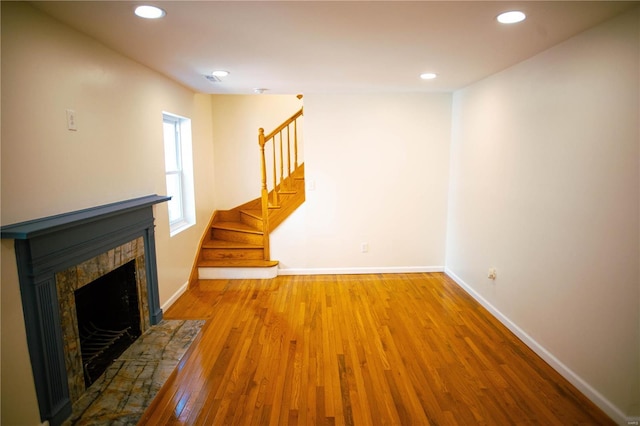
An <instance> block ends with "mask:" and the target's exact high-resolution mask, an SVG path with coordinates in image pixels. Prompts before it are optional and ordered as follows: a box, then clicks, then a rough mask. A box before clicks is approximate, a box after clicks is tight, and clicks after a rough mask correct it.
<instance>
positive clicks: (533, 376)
mask: <svg viewBox="0 0 640 426" xmlns="http://www.w3.org/2000/svg"><path fill="white" fill-rule="evenodd" d="M165 317H166V318H173V319H188V318H191V319H193V318H204V319H207V320H208V322H207V324H206V325H205V327H204V329H203V332H202V333H201V335H200V337H199V338H198V339H197V340H196V342H195V343H194V344H193V345H192V346H191V348H190V349H189V351H188V353H187V355H186V356H185V357H184V359H183V360H182V361H181V363H180V365H179V367H178V368H177V369H176V371H175V372H174V374H173V375H172V376H171V378H170V379H169V380H168V382H167V383H166V384H165V386H164V387H163V388H162V390H161V391H160V393H159V394H158V395H157V397H156V399H155V400H154V401H153V403H152V405H151V406H150V407H149V408H148V409H147V411H146V413H145V415H144V416H143V417H142V419H141V421H140V423H139V424H152V425H167V424H185V425H214V424H216V425H231V424H238V425H267V424H270V425H286V424H289V425H296V424H298V425H324V424H327V425H334V424H337V425H343V424H344V425H378V424H380V425H382V424H395V425H428V424H437V425H456V424H458V425H471V424H487V425H510V424H544V425H571V424H593V425H607V424H614V423H613V422H612V421H611V420H610V419H609V418H608V417H607V416H606V415H605V414H604V413H602V412H601V411H600V410H599V409H598V408H597V407H596V406H594V405H593V404H592V403H591V402H590V401H588V400H587V399H586V398H585V397H584V396H582V395H581V394H580V393H579V392H578V391H577V390H576V389H575V388H574V387H573V386H572V385H571V384H569V383H568V382H567V381H566V380H564V379H563V378H562V377H561V376H560V375H559V374H558V373H556V372H555V371H554V370H553V369H551V367H549V366H548V365H547V364H546V363H545V362H544V361H542V360H541V359H540V358H539V357H538V356H537V355H536V354H534V353H533V352H532V351H531V350H530V349H529V348H527V347H526V346H525V345H524V344H523V343H522V342H521V341H519V340H518V339H517V338H516V337H515V336H514V335H513V334H512V333H511V332H510V331H508V330H507V329H506V328H505V327H504V326H503V325H502V324H500V323H499V322H498V321H497V320H496V319H494V318H493V317H492V316H491V315H490V314H488V313H487V311H486V310H484V308H482V307H481V306H480V305H479V304H478V303H476V302H475V301H474V300H473V299H472V298H471V297H470V296H468V295H467V294H466V293H465V292H464V291H463V290H462V289H460V288H459V287H458V286H457V284H455V283H454V282H453V281H452V280H451V279H450V278H448V277H447V276H446V275H444V274H440V273H436V274H426V273H418V274H393V275H386V274H380V275H325V276H280V277H277V278H275V279H273V280H216V281H200V282H199V283H197V284H196V285H195V286H193V287H192V288H191V289H190V290H188V291H187V292H186V293H185V294H184V295H183V296H182V297H181V298H180V299H179V300H178V301H177V302H176V303H175V304H174V305H173V306H172V307H171V308H170V309H169V310H168V311H167V312H166V313H165Z"/></svg>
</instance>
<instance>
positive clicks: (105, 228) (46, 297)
mask: <svg viewBox="0 0 640 426" xmlns="http://www.w3.org/2000/svg"><path fill="white" fill-rule="evenodd" d="M169 199H170V197H166V196H159V195H149V196H145V197H141V198H135V199H130V200H126V201H121V202H117V203H112V204H107V205H102V206H97V207H93V208H89V209H85V210H79V211H73V212H69V213H64V214H61V215H56V216H51V217H46V218H42V219H36V220H31V221H27V222H22V223H17V224H13V225H7V226H3V227H1V228H0V233H1V237H2V238H3V239H13V240H15V253H16V262H17V266H18V277H19V281H20V293H21V297H22V305H23V311H24V318H25V326H26V332H27V344H28V347H29V356H30V359H31V365H32V369H33V376H34V381H35V387H36V393H37V397H38V405H39V409H40V417H41V419H42V420H43V421H45V420H48V421H49V423H50V424H51V425H54V426H55V425H59V424H62V422H63V421H64V420H65V419H66V418H67V417H69V416H70V414H71V409H72V407H71V405H72V400H71V398H70V386H69V376H68V371H67V365H66V364H67V360H66V359H65V358H66V357H68V352H69V348H68V347H67V348H66V349H65V337H64V334H65V333H64V331H63V325H64V324H63V323H64V321H63V320H62V319H61V318H62V317H63V316H64V315H68V313H66V312H63V311H66V309H65V302H64V301H62V303H61V300H60V298H59V293H60V292H61V290H60V286H61V285H64V283H62V284H61V282H60V281H62V280H63V278H62V277H64V276H66V275H65V274H69V270H74V268H75V267H76V266H78V265H82V264H87V263H88V264H91V263H92V262H96V267H95V268H98V269H100V268H101V267H102V266H101V265H102V263H103V260H102V259H105V258H109V257H110V256H111V254H114V253H116V252H118V253H121V252H122V251H123V250H125V251H126V250H128V248H127V247H130V246H131V245H132V244H133V245H134V246H140V248H139V250H140V251H141V253H142V255H141V254H140V253H134V254H133V255H132V256H133V257H136V258H141V259H142V260H141V261H140V262H137V263H140V264H141V268H140V269H139V271H140V272H139V273H138V275H143V276H144V278H145V285H144V290H143V292H142V295H141V297H143V298H144V299H145V300H144V305H146V306H147V308H145V312H144V314H145V315H144V316H145V318H144V320H142V321H141V323H143V327H144V324H148V325H155V324H157V323H158V322H159V321H160V320H161V319H162V309H161V308H160V302H159V294H158V279H157V267H156V257H155V256H156V255H155V236H154V217H153V206H154V205H155V204H158V203H162V202H165V201H168V200H169ZM123 247H124V249H123ZM105 256H106V257H105ZM111 257H112V256H111ZM90 268H91V267H90ZM107 272H108V271H107ZM104 273H106V272H104ZM97 274H98V276H99V275H100V274H102V272H98V273H97ZM67 284H68V283H67ZM74 285H76V286H78V285H79V284H77V283H76V284H74ZM82 285H84V284H82ZM141 314H142V312H141ZM67 326H68V325H67ZM79 350H80V348H77V351H78V352H79ZM65 351H66V352H65Z"/></svg>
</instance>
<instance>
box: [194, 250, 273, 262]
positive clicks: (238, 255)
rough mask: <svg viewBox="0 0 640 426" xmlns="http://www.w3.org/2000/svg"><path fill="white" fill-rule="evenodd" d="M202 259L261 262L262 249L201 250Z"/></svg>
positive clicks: (262, 257)
mask: <svg viewBox="0 0 640 426" xmlns="http://www.w3.org/2000/svg"><path fill="white" fill-rule="evenodd" d="M202 259H205V260H224V259H239V260H248V259H253V260H261V259H264V250H263V249H203V250H202Z"/></svg>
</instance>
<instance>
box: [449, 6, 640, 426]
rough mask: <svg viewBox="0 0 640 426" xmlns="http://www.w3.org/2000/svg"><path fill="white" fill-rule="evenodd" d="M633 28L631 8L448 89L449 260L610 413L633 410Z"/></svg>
mask: <svg viewBox="0 0 640 426" xmlns="http://www.w3.org/2000/svg"><path fill="white" fill-rule="evenodd" d="M638 28H639V18H638V11H637V10H636V11H635V12H633V13H630V14H626V15H623V16H622V17H619V18H617V19H614V20H612V21H609V22H607V23H605V24H603V25H601V26H598V27H595V28H594V29H591V30H589V31H587V32H585V33H583V34H581V35H579V36H577V37H575V38H573V39H571V40H569V41H567V42H565V43H563V44H560V45H558V46H556V47H554V48H552V49H550V50H548V51H546V52H543V53H542V54H540V55H538V56H535V57H533V58H531V59H529V60H527V61H525V62H523V63H521V64H519V65H516V66H515V67H513V68H511V69H508V70H506V71H504V72H502V73H499V74H497V75H494V76H492V77H490V78H488V79H486V80H484V81H481V82H479V83H477V84H474V85H472V86H470V87H468V88H466V89H464V90H461V91H458V92H456V93H455V94H454V100H453V116H454V124H453V137H452V151H451V164H452V170H451V189H450V193H449V197H450V198H449V216H448V230H447V271H448V272H450V273H451V274H453V276H455V278H456V279H457V280H458V281H459V282H460V283H462V284H463V285H466V286H468V288H469V289H470V291H471V292H473V293H475V295H476V296H477V297H478V298H480V299H481V300H483V301H484V302H485V304H487V306H490V307H492V308H493V309H495V311H494V312H496V313H498V315H500V316H502V319H503V320H506V321H507V322H508V321H511V322H512V325H515V329H517V331H518V332H519V333H520V335H521V336H523V337H524V338H525V339H529V342H528V343H530V344H533V346H534V347H536V348H537V349H538V350H539V351H540V353H542V354H543V355H544V356H545V358H546V359H547V360H548V361H550V362H551V363H552V365H554V366H555V367H556V368H559V369H560V370H561V372H563V373H564V374H566V375H568V376H569V377H570V378H572V380H573V381H574V383H576V384H578V385H579V387H580V388H581V389H582V390H583V391H584V392H586V393H587V395H588V396H590V397H592V398H594V399H595V400H596V401H597V402H598V403H599V404H600V405H601V406H602V407H603V408H605V409H606V411H607V412H608V413H609V414H610V415H612V416H614V418H616V419H621V418H622V416H623V415H627V416H639V415H640V406H639V404H638V403H639V398H640V395H639V388H640V381H639V380H640V373H639V371H638V366H639V361H640V349H639V348H640V330H639V324H640V319H639V312H640V293H639V283H640V273H639V259H640V250H639V241H640V240H639V238H638V236H639V232H640V227H639V220H640V212H639V205H640V196H639V179H640V175H639V156H640V151H639V130H638V125H639V108H638V103H639V94H640V92H639V84H638V79H639V65H638V64H639V47H640V43H639V33H638ZM489 267H495V268H497V279H496V280H495V282H492V281H490V280H488V279H487V271H488V268H489ZM545 350H546V351H548V352H549V353H547V354H545V353H544V351H545Z"/></svg>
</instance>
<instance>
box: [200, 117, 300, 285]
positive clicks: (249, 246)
mask: <svg viewBox="0 0 640 426" xmlns="http://www.w3.org/2000/svg"><path fill="white" fill-rule="evenodd" d="M301 115H302V110H300V111H299V112H298V113H296V115H294V116H293V117H291V118H289V120H287V121H285V123H283V125H281V126H280V127H278V129H276V130H275V131H274V132H272V133H271V134H270V137H271V138H274V135H278V134H280V135H281V133H280V132H282V131H284V129H286V132H287V137H288V134H289V130H288V126H289V125H290V124H291V123H293V124H294V126H295V125H296V119H297V118H298V117H299V116H301ZM295 129H296V130H295V131H296V132H297V126H296V127H295ZM260 144H261V148H262V155H263V156H264V145H265V138H264V132H263V130H262V129H260ZM273 145H274V149H277V144H276V143H275V141H274V144H273ZM287 145H289V146H291V145H290V143H289V141H287ZM287 145H283V143H282V139H281V141H280V158H283V146H285V147H286V146H287ZM293 149H294V148H292V147H290V148H287V149H286V152H285V154H284V155H287V156H289V155H290V154H289V152H290V151H293ZM295 157H296V159H295V168H294V170H293V171H291V172H290V173H288V175H287V176H286V177H284V176H283V175H284V173H283V169H284V167H283V166H282V163H283V161H282V160H281V161H280V167H281V178H280V182H279V184H277V185H274V186H275V187H274V188H273V189H272V190H271V191H270V192H269V191H267V189H266V167H265V166H264V164H265V162H264V160H263V190H262V191H263V195H262V196H261V197H259V198H256V199H254V200H251V201H249V202H247V203H245V204H242V205H240V206H237V207H235V208H233V209H230V210H217V211H215V212H214V214H213V216H212V218H211V221H210V223H209V226H208V227H207V230H206V232H205V235H204V236H203V238H202V240H201V243H200V250H199V252H198V257H197V259H196V265H195V266H196V268H194V269H196V270H197V275H196V274H193V273H192V281H193V279H194V278H196V277H197V278H198V279H233V278H275V277H276V276H277V275H278V261H277V260H271V258H270V250H269V234H270V233H271V232H272V231H273V230H274V229H275V228H276V227H277V226H278V225H280V224H281V223H282V222H283V221H284V220H285V219H286V218H287V217H289V215H291V213H293V212H294V211H295V210H296V209H297V208H298V207H299V206H300V205H301V204H302V203H303V202H304V200H305V182H304V164H300V165H297V133H296V142H295ZM274 158H276V155H275V154H274ZM263 159H264V157H263ZM289 164H290V159H289ZM273 167H276V162H275V161H274V165H273ZM275 180H276V178H275V173H274V181H275ZM264 212H266V215H267V218H266V220H265V217H264V216H265V213H264ZM194 272H196V271H195V270H194Z"/></svg>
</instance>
